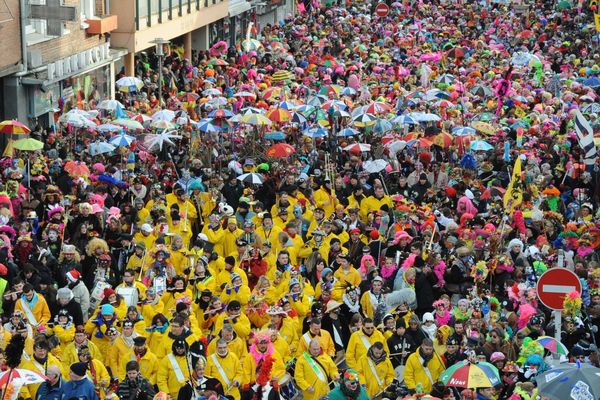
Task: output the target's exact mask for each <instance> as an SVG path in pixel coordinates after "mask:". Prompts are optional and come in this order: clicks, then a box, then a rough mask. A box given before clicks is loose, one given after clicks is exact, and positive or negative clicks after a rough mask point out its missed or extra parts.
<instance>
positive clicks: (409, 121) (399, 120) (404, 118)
mask: <svg viewBox="0 0 600 400" xmlns="http://www.w3.org/2000/svg"><path fill="white" fill-rule="evenodd" d="M392 122H393V123H394V124H398V125H417V124H418V123H419V122H418V121H417V120H416V119H415V118H413V117H411V116H410V115H398V116H397V117H394V119H393V120H392Z"/></svg>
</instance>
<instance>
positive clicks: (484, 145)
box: [469, 140, 494, 151]
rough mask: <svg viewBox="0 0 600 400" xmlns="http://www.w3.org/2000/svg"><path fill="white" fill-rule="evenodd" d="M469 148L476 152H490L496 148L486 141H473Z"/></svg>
mask: <svg viewBox="0 0 600 400" xmlns="http://www.w3.org/2000/svg"><path fill="white" fill-rule="evenodd" d="M469 148H470V149H471V150H475V151H490V150H493V149H494V146H493V145H491V144H489V143H488V142H486V141H485V140H473V141H472V142H471V145H470V146H469Z"/></svg>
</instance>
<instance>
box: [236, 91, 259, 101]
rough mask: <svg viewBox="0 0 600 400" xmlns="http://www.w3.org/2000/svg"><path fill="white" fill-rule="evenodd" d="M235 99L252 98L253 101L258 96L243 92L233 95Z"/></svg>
mask: <svg viewBox="0 0 600 400" xmlns="http://www.w3.org/2000/svg"><path fill="white" fill-rule="evenodd" d="M233 97H250V98H252V99H255V98H256V94H254V93H252V92H248V91H241V92H237V93H234V94H233Z"/></svg>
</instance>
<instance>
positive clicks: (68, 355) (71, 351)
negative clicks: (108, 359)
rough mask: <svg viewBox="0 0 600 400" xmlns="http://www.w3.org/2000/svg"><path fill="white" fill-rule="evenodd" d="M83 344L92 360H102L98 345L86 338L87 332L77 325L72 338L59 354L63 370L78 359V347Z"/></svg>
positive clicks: (67, 369) (66, 369) (67, 368)
mask: <svg viewBox="0 0 600 400" xmlns="http://www.w3.org/2000/svg"><path fill="white" fill-rule="evenodd" d="M84 346H85V347H87V349H88V350H89V352H90V354H91V356H92V358H93V359H94V360H99V361H101V362H104V358H103V357H102V352H100V350H99V349H98V346H96V345H95V344H94V342H92V341H91V340H89V339H88V337H87V334H86V333H85V330H84V329H83V328H81V327H78V328H77V329H76V330H75V337H74V340H73V341H72V342H71V343H69V344H68V345H66V346H65V348H64V350H63V352H62V354H61V361H62V365H63V370H64V371H69V367H70V366H71V364H74V363H76V362H78V361H79V349H80V348H82V347H84Z"/></svg>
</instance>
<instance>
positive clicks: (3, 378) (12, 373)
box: [0, 368, 48, 388]
mask: <svg viewBox="0 0 600 400" xmlns="http://www.w3.org/2000/svg"><path fill="white" fill-rule="evenodd" d="M16 378H19V379H22V380H23V382H24V384H25V385H29V384H34V383H41V382H45V381H46V380H47V379H48V378H47V377H46V376H45V375H42V374H40V373H39V372H36V371H32V370H29V369H20V368H15V369H12V370H8V371H4V372H2V373H0V387H2V388H4V387H6V385H7V384H8V383H10V382H12V380H13V379H16Z"/></svg>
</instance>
